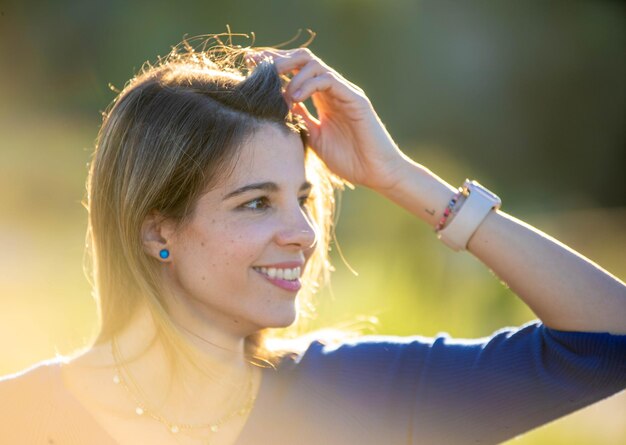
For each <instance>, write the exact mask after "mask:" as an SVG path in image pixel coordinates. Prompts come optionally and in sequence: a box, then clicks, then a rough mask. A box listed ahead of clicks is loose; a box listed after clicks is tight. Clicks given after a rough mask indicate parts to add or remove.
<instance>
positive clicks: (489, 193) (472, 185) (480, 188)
mask: <svg viewBox="0 0 626 445" xmlns="http://www.w3.org/2000/svg"><path fill="white" fill-rule="evenodd" d="M469 188H470V190H473V189H476V190H477V191H480V192H482V193H483V194H484V195H486V196H487V197H489V198H491V199H492V200H493V201H494V203H495V205H496V206H499V205H500V204H502V201H501V200H500V197H499V196H498V195H496V194H495V193H493V192H492V191H490V190H488V189H486V188H485V187H483V186H482V185H480V184H479V183H478V182H476V181H471V182H470V185H469Z"/></svg>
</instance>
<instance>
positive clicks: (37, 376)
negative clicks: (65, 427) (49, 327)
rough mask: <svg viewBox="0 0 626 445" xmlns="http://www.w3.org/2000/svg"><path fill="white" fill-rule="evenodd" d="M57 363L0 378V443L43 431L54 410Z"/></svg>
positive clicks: (46, 362)
mask: <svg viewBox="0 0 626 445" xmlns="http://www.w3.org/2000/svg"><path fill="white" fill-rule="evenodd" d="M60 363H61V362H60V361H58V360H57V359H53V360H45V361H41V362H38V363H36V364H34V365H32V366H29V367H28V368H25V369H23V370H20V371H18V372H14V373H11V374H5V375H3V376H0V439H1V440H0V442H2V443H9V442H7V440H8V439H9V438H10V439H11V440H18V439H23V438H24V437H26V436H24V434H26V435H27V437H29V438H30V437H31V436H30V435H29V434H35V433H36V432H37V431H43V430H45V428H46V425H45V422H46V421H47V420H46V419H50V418H51V414H52V413H53V412H54V410H55V403H54V394H55V391H56V390H57V388H56V385H58V384H59V382H60V379H58V378H56V377H57V376H58V375H59V374H58V373H59V372H60V366H61V365H60Z"/></svg>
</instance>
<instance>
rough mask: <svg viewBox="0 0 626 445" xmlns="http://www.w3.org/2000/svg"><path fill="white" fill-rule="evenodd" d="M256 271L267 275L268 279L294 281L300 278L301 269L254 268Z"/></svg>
mask: <svg viewBox="0 0 626 445" xmlns="http://www.w3.org/2000/svg"><path fill="white" fill-rule="evenodd" d="M255 269H256V270H258V271H260V272H261V273H262V274H265V275H267V276H268V277H270V278H277V279H279V280H289V281H292V280H296V279H298V278H299V277H300V272H301V268H300V267H295V268H293V269H276V268H275V267H270V268H267V267H255Z"/></svg>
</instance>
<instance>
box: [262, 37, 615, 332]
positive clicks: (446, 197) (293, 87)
mask: <svg viewBox="0 0 626 445" xmlns="http://www.w3.org/2000/svg"><path fill="white" fill-rule="evenodd" d="M259 57H260V58H262V57H271V58H272V59H273V61H274V63H275V65H276V68H277V70H278V72H279V73H281V74H294V76H293V77H292V78H291V81H290V82H289V84H288V85H287V88H286V91H285V98H286V99H287V101H288V102H290V103H293V110H294V112H296V113H298V114H300V115H301V116H302V117H303V118H304V119H305V121H306V122H307V126H308V129H309V132H310V144H311V147H312V148H313V149H314V150H315V151H316V152H317V153H318V155H319V156H320V157H321V158H322V159H323V160H324V162H325V163H326V165H328V167H329V168H330V169H331V170H332V171H333V172H334V173H335V174H337V175H339V176H341V177H342V178H344V179H346V180H347V181H349V182H351V183H353V184H356V185H363V186H366V187H368V188H371V189H373V190H375V191H377V192H379V193H381V194H382V195H383V196H386V197H387V198H389V199H391V200H392V201H394V202H395V203H397V204H399V205H400V206H402V207H404V208H405V209H406V210H408V211H409V212H411V213H413V214H414V215H416V216H417V217H419V218H420V219H422V220H423V221H425V222H426V223H427V224H429V225H430V226H431V227H433V228H434V227H435V226H436V224H437V222H438V221H439V219H440V218H441V216H442V215H443V213H444V210H445V209H446V205H447V203H448V202H449V201H450V199H451V198H452V196H453V195H454V194H455V192H456V189H455V188H454V187H452V186H451V185H450V184H448V183H447V182H445V181H444V180H442V179H441V178H439V177H438V176H437V175H435V174H434V173H432V172H431V171H430V170H429V169H428V168H426V167H424V166H422V165H420V164H418V163H417V162H415V161H413V160H411V159H409V158H408V157H407V156H406V155H405V154H403V153H402V152H401V150H400V149H399V148H398V147H397V145H396V144H395V143H394V141H393V140H392V138H391V136H390V135H389V134H388V132H387V131H386V129H385V127H384V125H383V124H382V122H381V121H380V119H379V118H378V116H377V115H376V112H375V111H374V109H373V107H372V106H371V103H370V101H369V100H368V98H367V96H366V95H365V93H364V92H363V90H361V89H360V88H359V87H357V86H356V85H354V84H352V83H351V82H349V81H348V80H346V79H345V78H343V77H342V76H341V75H340V74H339V73H337V72H336V71H334V70H333V69H332V68H330V67H328V66H327V65H326V64H324V63H323V62H322V61H321V60H320V59H319V58H317V57H316V56H315V55H314V54H312V53H311V52H310V51H309V50H306V49H297V50H287V51H284V50H272V51H266V52H263V53H259V54H257V55H256V57H254V59H255V60H256V61H258V60H259V59H258V58H259ZM308 98H311V99H312V101H313V104H314V106H315V108H316V111H317V115H318V118H315V117H314V116H312V115H311V114H310V113H309V112H308V110H307V109H306V107H305V106H304V104H303V101H304V100H306V99H308ZM467 250H469V251H470V252H471V253H472V254H474V255H475V256H476V257H477V258H478V259H480V260H481V261H482V262H483V263H484V264H485V265H486V266H487V267H488V268H489V269H491V270H492V271H493V272H494V273H495V274H496V275H497V276H498V277H499V278H500V279H501V280H502V281H503V282H505V283H506V284H507V285H508V286H509V287H510V288H511V290H513V292H515V293H516V294H517V295H518V296H519V297H520V298H521V299H522V300H523V301H524V302H525V303H526V304H527V305H528V306H529V307H530V308H531V309H532V310H533V311H534V312H535V314H536V315H537V316H538V317H539V318H540V319H541V320H542V322H543V323H544V324H545V325H546V326H548V327H551V328H553V329H559V330H564V331H568V330H571V331H589V332H609V333H612V334H626V285H625V284H624V282H622V281H621V280H619V279H618V278H617V277H615V276H613V275H611V274H610V273H609V272H607V271H606V270H604V269H602V268H601V267H600V266H598V265H597V264H595V263H593V262H592V261H591V260H589V259H587V258H585V257H584V256H582V255H581V254H579V253H577V252H576V251H574V250H573V249H571V248H569V247H567V246H565V245H564V244H562V243H560V242H559V241H557V240H555V239H553V238H551V237H550V236H548V235H546V234H545V233H543V232H541V231H540V230H538V229H536V228H534V227H532V226H530V225H528V224H526V223H524V222H522V221H520V220H518V219H516V218H514V217H512V216H510V215H508V214H506V213H505V212H502V211H500V210H497V211H493V212H490V213H489V215H488V216H487V218H486V219H485V220H484V221H483V222H482V224H481V225H480V226H479V227H478V229H477V230H476V232H474V234H473V236H472V237H471V238H470V240H469V243H468V245H467Z"/></svg>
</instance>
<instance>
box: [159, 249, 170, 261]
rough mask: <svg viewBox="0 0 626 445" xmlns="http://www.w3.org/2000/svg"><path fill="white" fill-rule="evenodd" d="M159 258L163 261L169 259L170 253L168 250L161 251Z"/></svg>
mask: <svg viewBox="0 0 626 445" xmlns="http://www.w3.org/2000/svg"><path fill="white" fill-rule="evenodd" d="M159 256H160V257H161V258H163V259H167V258H168V257H169V256H170V251H169V250H167V249H161V251H160V252H159Z"/></svg>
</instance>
